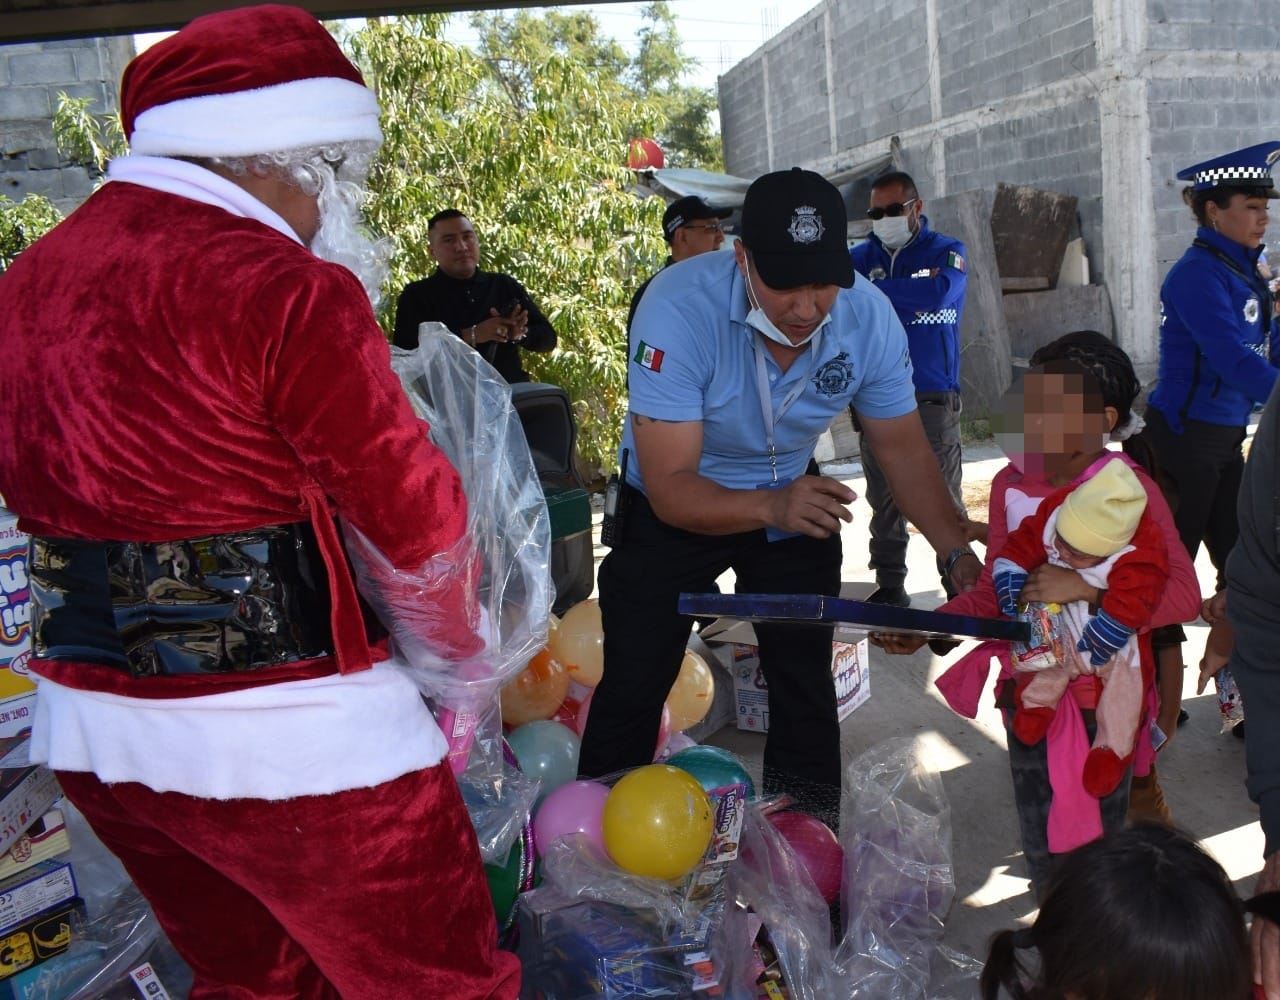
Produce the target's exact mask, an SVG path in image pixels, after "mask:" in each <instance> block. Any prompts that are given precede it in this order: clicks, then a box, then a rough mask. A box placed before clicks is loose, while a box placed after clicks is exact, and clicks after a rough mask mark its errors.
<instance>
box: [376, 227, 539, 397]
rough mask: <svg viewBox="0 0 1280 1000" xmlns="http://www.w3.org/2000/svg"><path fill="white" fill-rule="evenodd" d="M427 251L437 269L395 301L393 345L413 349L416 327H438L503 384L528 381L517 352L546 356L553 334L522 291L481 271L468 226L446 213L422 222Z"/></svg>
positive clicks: (476, 245)
mask: <svg viewBox="0 0 1280 1000" xmlns="http://www.w3.org/2000/svg"><path fill="white" fill-rule="evenodd" d="M427 249H428V251H429V252H430V254H431V259H432V260H434V261H435V262H436V264H437V265H438V267H437V268H436V271H435V273H434V274H432V275H431V276H430V277H429V278H423V279H422V280H420V281H414V282H410V283H409V284H408V285H406V286H405V289H404V291H402V292H401V293H400V298H399V300H398V301H397V302H396V328H395V336H394V342H395V345H396V346H397V347H404V348H407V349H408V350H413V349H414V348H415V347H417V346H418V326H419V324H421V323H426V322H431V321H434V322H437V323H443V324H444V325H445V326H447V327H448V328H449V329H450V330H452V331H453V332H454V333H455V334H457V335H458V336H459V337H461V338H462V339H463V340H464V341H466V342H467V343H468V344H470V345H471V346H472V347H474V348H475V349H476V350H477V351H479V352H480V354H481V356H482V357H483V358H484V359H485V360H486V361H488V362H489V364H491V365H493V367H494V368H496V369H497V370H498V374H499V375H501V376H502V377H503V378H504V379H506V380H507V382H509V383H515V382H528V381H529V375H528V373H527V372H526V371H525V370H524V367H523V366H522V365H521V363H520V348H524V349H525V350H526V351H540V352H541V351H550V350H553V349H554V348H555V346H556V331H555V330H554V329H553V328H552V326H551V324H550V323H548V322H547V319H546V317H545V316H543V315H542V313H541V311H540V310H539V309H538V306H537V305H536V304H535V303H534V301H533V300H532V299H531V298H529V293H528V292H526V291H525V290H524V286H523V285H521V284H520V282H518V281H516V279H515V278H513V277H511V276H510V275H508V274H501V273H499V272H496V271H482V270H481V269H480V267H479V264H480V241H479V239H477V237H476V231H475V229H473V228H472V226H471V221H470V220H469V219H468V218H467V217H466V216H465V215H463V214H462V213H461V212H459V211H458V210H457V209H453V208H447V209H445V210H444V211H443V212H438V213H436V214H435V215H433V216H432V217H431V219H430V220H429V221H428V223H427Z"/></svg>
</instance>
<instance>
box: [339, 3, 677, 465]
mask: <svg viewBox="0 0 1280 1000" xmlns="http://www.w3.org/2000/svg"><path fill="white" fill-rule="evenodd" d="M477 16H478V17H482V18H485V19H486V20H485V23H486V24H488V25H489V27H490V29H491V30H486V32H485V37H486V41H485V42H484V43H483V45H482V49H483V51H482V52H481V53H476V52H472V51H471V50H469V49H467V48H466V47H463V46H458V45H453V44H450V43H448V42H446V41H445V40H444V39H443V37H442V32H443V28H444V23H445V22H444V20H443V19H442V18H439V17H436V16H431V15H414V16H406V17H401V18H396V19H383V20H370V21H369V22H367V24H366V25H365V27H363V28H362V29H360V30H359V31H357V32H355V33H354V34H352V35H350V36H349V37H348V38H347V39H346V44H347V46H348V48H349V50H350V51H351V52H352V53H353V55H354V57H355V59H356V61H357V63H358V64H359V65H360V67H361V70H362V71H363V72H364V74H365V79H366V81H367V82H368V83H369V85H370V86H372V87H373V88H374V90H375V91H376V92H377V94H378V96H379V99H380V101H381V102H382V107H383V122H382V125H383V131H384V133H385V135H386V142H385V144H384V146H383V149H382V151H381V153H380V156H379V159H378V160H377V162H376V163H375V165H374V168H373V172H372V174H371V176H370V183H369V187H370V190H371V198H370V201H369V203H368V205H367V213H368V216H369V220H370V223H371V225H372V226H373V228H374V229H375V230H376V231H378V232H380V233H385V234H387V235H389V236H392V237H393V238H394V239H395V241H396V243H397V245H398V248H399V249H398V252H397V254H396V256H395V258H394V261H393V265H392V267H393V273H392V277H391V280H390V282H389V284H388V291H389V292H390V296H389V298H390V300H391V301H390V302H389V303H388V305H387V307H386V308H385V309H384V312H383V315H382V317H381V319H382V321H383V323H384V325H385V326H387V327H388V328H389V327H390V322H391V318H392V317H391V313H392V312H393V310H394V298H395V295H396V294H398V292H399V290H400V289H401V288H403V287H404V285H405V284H407V283H408V282H409V281H411V280H414V279H416V278H419V277H422V276H423V275H425V274H429V273H430V272H431V271H432V270H433V269H434V266H435V265H434V263H433V262H432V261H431V259H430V257H429V255H428V253H427V219H428V218H429V217H430V216H431V215H433V214H434V213H435V212H437V211H439V210H440V209H443V208H450V207H452V208H458V209H460V210H461V211H463V212H464V213H466V214H467V216H468V217H469V218H470V219H471V221H472V222H473V224H474V225H475V227H476V231H477V233H478V234H479V236H480V240H481V258H482V266H483V267H485V268H486V269H488V270H496V271H504V272H506V273H508V274H512V275H514V276H515V277H516V278H518V279H519V280H520V281H521V282H522V283H523V284H524V285H525V286H526V287H527V288H528V289H529V291H530V294H531V295H533V297H534V298H535V299H536V300H537V301H538V303H539V304H540V305H541V306H542V309H543V311H544V312H545V313H546V314H547V316H548V318H549V319H550V320H551V322H552V325H554V326H555V328H556V330H557V331H558V333H559V334H560V344H559V347H558V348H557V349H556V350H555V351H554V352H552V353H551V354H546V355H538V354H533V353H529V354H527V355H526V357H525V363H526V366H527V367H528V368H529V370H530V372H531V373H532V374H533V376H534V377H535V378H538V379H540V380H543V381H546V382H552V383H555V384H557V385H560V386H563V387H564V388H565V389H566V391H567V392H568V393H569V395H570V398H571V399H572V400H573V402H574V407H575V411H576V414H577V417H578V429H579V438H578V441H579V451H580V453H581V455H582V457H583V459H584V460H585V461H586V462H587V463H588V464H589V465H592V466H594V467H596V468H597V469H608V468H612V466H613V464H614V461H615V458H614V456H615V453H616V449H617V444H618V441H619V438H620V435H621V424H622V416H623V412H624V410H625V380H626V357H625V353H626V352H625V342H626V334H625V329H624V327H625V322H626V312H627V306H628V304H629V303H630V300H631V295H632V293H633V292H634V290H635V289H636V287H638V286H639V284H640V283H641V282H642V281H643V280H644V279H645V278H646V277H647V276H648V275H649V274H650V273H652V271H654V270H656V269H657V267H658V266H660V264H661V261H662V259H663V257H664V256H665V252H666V251H665V244H663V242H662V240H661V235H660V232H659V227H660V218H661V213H662V209H663V205H662V203H661V201H660V200H659V199H656V198H649V199H643V200H642V199H639V198H637V197H635V195H634V194H631V193H630V192H629V187H630V185H631V181H632V177H631V174H630V172H629V171H628V170H627V169H626V167H625V162H624V161H625V155H626V148H627V142H628V140H629V139H630V138H632V137H633V136H634V135H636V134H642V135H653V134H656V133H657V131H658V130H657V126H658V124H659V117H660V116H659V114H658V111H657V109H656V108H655V106H654V105H653V103H652V102H650V101H648V100H641V99H638V98H637V96H636V95H635V94H634V92H632V91H629V90H628V89H627V88H625V87H622V86H620V85H619V75H620V74H623V75H625V73H627V72H629V70H628V69H627V60H626V56H625V54H623V53H622V52H621V51H620V50H619V49H618V48H617V46H616V45H614V44H613V43H611V42H608V41H605V40H601V39H600V38H599V32H598V29H597V28H596V26H595V24H594V19H593V18H590V17H589V16H587V15H582V14H559V13H557V12H551V13H549V14H546V15H543V16H542V17H535V16H532V15H529V14H527V13H521V14H517V15H515V16H514V17H512V18H509V19H504V18H502V17H500V16H497V15H477ZM490 18H491V20H490ZM584 53H590V56H589V57H586V58H584Z"/></svg>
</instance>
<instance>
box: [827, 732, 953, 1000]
mask: <svg viewBox="0 0 1280 1000" xmlns="http://www.w3.org/2000/svg"><path fill="white" fill-rule="evenodd" d="M844 798H845V802H844V815H843V821H842V830H843V831H844V832H845V839H844V850H845V867H844V883H843V887H842V889H841V895H840V901H841V906H842V909H843V912H844V914H845V919H846V924H847V927H846V931H845V935H844V939H843V940H842V941H841V943H840V946H839V948H838V949H837V961H838V963H839V965H840V967H841V970H842V975H841V978H842V980H843V981H844V983H845V986H846V988H845V989H844V990H843V991H842V992H841V995H842V996H848V997H851V998H853V1000H917V998H925V997H933V996H935V995H937V996H949V995H954V993H955V990H956V987H955V985H954V980H955V978H956V976H955V975H954V974H951V973H949V974H948V979H949V980H950V981H951V982H949V984H948V986H947V987H946V989H947V992H946V993H939V994H935V993H933V992H931V980H932V977H933V965H934V963H935V961H936V960H937V953H938V948H939V943H940V941H941V939H942V931H943V921H944V920H945V918H946V915H947V912H948V910H950V908H951V901H952V899H953V898H954V896H955V876H954V873H953V871H952V867H951V807H950V805H949V804H948V802H947V797H946V793H945V792H944V791H943V788H942V779H941V776H940V775H939V774H938V772H937V771H934V770H932V769H930V768H927V767H926V766H925V765H924V763H923V762H922V761H921V760H920V758H919V756H918V752H917V748H916V744H915V741H914V740H912V739H911V738H910V737H900V738H896V739H890V740H886V741H884V742H883V743H880V744H877V745H876V746H874V747H872V748H871V749H870V750H868V751H867V752H866V753H864V754H863V755H862V756H861V757H859V758H858V759H857V760H855V761H853V762H852V763H851V764H850V765H849V767H848V769H847V771H846V772H845V795H844Z"/></svg>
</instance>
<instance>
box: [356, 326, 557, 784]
mask: <svg viewBox="0 0 1280 1000" xmlns="http://www.w3.org/2000/svg"><path fill="white" fill-rule="evenodd" d="M391 364H392V368H393V369H394V370H395V372H396V374H397V375H398V376H399V377H400V381H401V384H402V385H403V386H404V389H405V392H406V393H407V395H408V397H409V401H410V403H411V405H412V406H413V409H414V412H416V413H417V414H418V416H420V417H422V418H423V419H424V420H426V421H427V422H428V424H429V425H430V438H431V441H432V442H433V443H434V444H435V445H436V446H437V447H438V448H439V449H440V450H441V451H442V452H443V453H444V454H445V455H446V456H447V457H448V459H449V461H450V462H451V463H452V464H453V466H454V468H455V469H457V470H458V474H459V476H460V477H461V479H462V487H463V490H464V492H465V493H466V496H467V530H466V533H465V534H464V535H463V537H462V538H461V539H459V541H458V542H457V543H455V544H454V545H453V546H452V547H451V548H450V549H449V550H448V551H446V552H441V553H438V554H436V555H435V556H433V557H432V558H431V559H429V560H427V561H426V562H425V563H424V564H423V565H422V566H420V567H417V568H416V569H414V570H403V569H398V568H396V567H394V566H392V565H391V563H390V562H389V561H388V560H387V558H386V557H385V556H383V555H382V553H380V552H379V551H378V550H377V549H376V548H375V547H374V546H373V544H372V543H371V542H370V541H369V540H368V538H366V537H365V536H364V535H362V534H361V533H360V532H359V531H357V530H355V529H354V528H352V527H351V526H350V525H347V526H345V531H344V536H345V539H346V544H347V551H348V553H349V555H350V556H351V561H352V564H353V567H354V569H355V572H356V578H357V582H358V584H359V586H360V591H361V593H362V594H364V596H365V598H366V599H367V600H368V601H369V602H370V604H371V605H372V606H373V608H374V610H375V611H376V612H377V614H378V617H379V618H380V619H381V620H382V622H383V624H384V625H386V626H387V628H388V630H389V631H390V633H391V639H392V643H393V647H394V652H395V654H396V658H397V660H399V661H401V662H402V663H403V664H404V665H406V669H407V670H408V671H409V673H410V674H411V675H412V677H413V678H414V680H415V682H416V683H417V684H418V686H419V689H420V690H421V691H422V692H423V693H424V694H426V695H427V697H428V698H429V699H430V700H431V701H432V702H433V704H434V707H435V709H436V711H437V716H438V718H439V719H440V722H441V728H442V729H443V730H444V732H445V736H446V738H448V739H449V740H450V743H451V754H450V756H451V759H452V762H453V764H454V770H455V773H460V772H461V771H462V769H463V767H464V766H465V762H466V757H467V754H468V752H469V749H470V744H471V739H472V737H473V735H474V726H475V724H476V722H478V720H479V717H480V716H481V715H482V714H483V712H484V711H485V710H486V709H487V708H488V707H489V706H490V705H491V704H492V703H493V702H494V701H495V700H496V698H497V692H498V689H499V688H500V687H501V686H502V685H503V683H505V682H506V681H507V680H509V679H510V678H511V677H513V676H514V675H515V674H516V673H518V672H519V671H520V670H521V669H523V667H524V665H525V664H526V663H527V662H528V661H529V659H530V658H531V657H532V656H533V654H534V653H536V652H537V651H538V650H539V649H541V648H542V647H543V646H545V645H546V641H547V621H548V617H549V615H550V611H551V604H552V600H553V598H554V593H553V591H554V588H553V585H552V583H551V572H550V568H549V566H550V556H551V523H550V518H549V516H548V514H547V506H546V500H545V497H544V495H543V491H542V486H541V484H540V483H539V480H538V475H537V472H536V470H535V468H534V465H533V459H532V457H531V456H530V454H529V446H528V443H527V442H526V440H525V436H524V430H523V428H522V426H521V424H520V420H519V418H518V416H517V415H516V412H515V410H514V408H513V407H512V405H511V390H510V387H509V386H508V385H507V384H506V383H505V382H504V381H503V380H502V378H501V376H499V375H498V373H497V372H496V371H494V369H493V368H492V367H491V366H490V365H489V364H488V363H487V362H486V361H485V360H484V359H483V358H481V357H480V355H478V354H477V353H476V352H475V351H473V350H472V349H471V348H469V347H468V346H467V345H466V344H464V343H463V342H462V341H461V340H459V339H458V338H457V337H455V336H454V335H453V334H452V333H450V332H449V331H448V330H447V329H446V328H445V327H444V326H442V325H441V324H439V323H428V324H424V326H423V328H422V335H421V338H420V340H419V344H418V347H417V349H416V350H414V351H404V350H400V349H393V350H392V358H391Z"/></svg>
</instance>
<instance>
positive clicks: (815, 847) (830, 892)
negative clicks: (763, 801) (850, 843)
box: [768, 812, 844, 903]
mask: <svg viewBox="0 0 1280 1000" xmlns="http://www.w3.org/2000/svg"><path fill="white" fill-rule="evenodd" d="M768 819H769V822H770V823H772V824H773V828H774V829H775V830H777V831H778V832H779V833H780V834H782V838H783V839H784V840H785V841H786V842H787V843H788V844H790V845H791V850H793V851H794V852H795V855H796V858H797V859H799V861H800V864H802V865H804V868H805V871H807V872H808V873H809V877H810V878H812V879H813V884H814V885H815V886H817V887H818V894H819V895H821V896H822V898H823V900H824V901H825V902H827V903H834V902H835V901H836V899H837V897H838V896H839V895H840V883H841V882H843V881H844V849H843V848H841V846H840V841H839V840H838V839H837V838H836V835H835V834H834V833H832V832H831V828H830V827H829V826H827V824H826V823H824V822H822V820H820V819H818V818H817V817H816V816H810V815H809V814H808V813H802V812H777V813H770V814H769V817H768Z"/></svg>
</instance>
